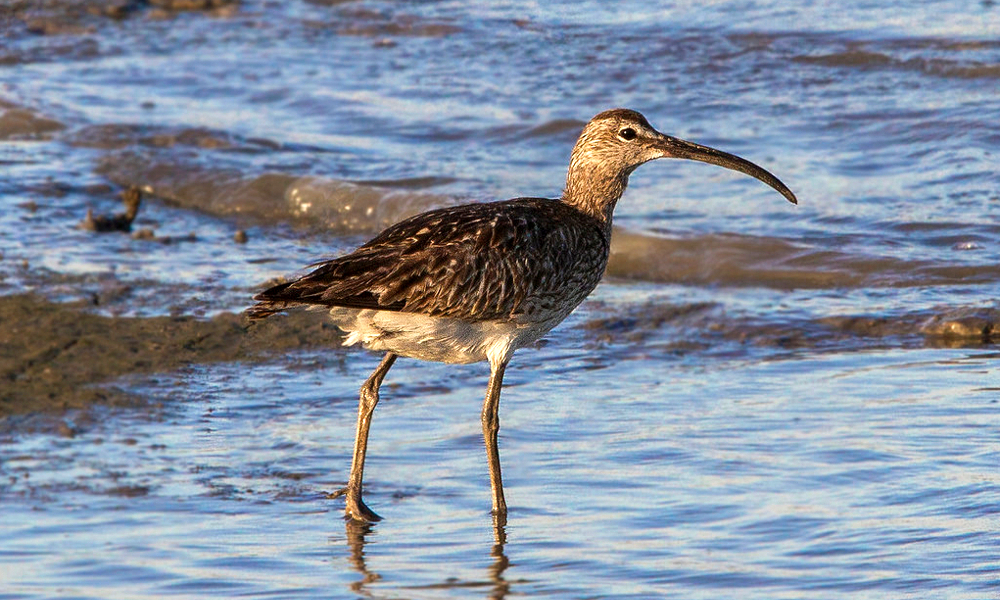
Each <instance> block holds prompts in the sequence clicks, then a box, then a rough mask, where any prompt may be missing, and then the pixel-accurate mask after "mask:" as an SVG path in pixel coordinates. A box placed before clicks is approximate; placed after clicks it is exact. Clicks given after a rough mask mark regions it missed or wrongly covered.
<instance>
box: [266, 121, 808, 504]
mask: <svg viewBox="0 0 1000 600" xmlns="http://www.w3.org/2000/svg"><path fill="white" fill-rule="evenodd" d="M657 158H685V159H689V160H697V161H702V162H706V163H711V164H715V165H719V166H722V167H726V168H728V169H733V170H736V171H741V172H743V173H746V174H747V175H750V176H752V177H755V178H757V179H759V180H761V181H763V182H764V183H766V184H767V185H769V186H771V187H772V188H774V189H775V190H777V191H778V192H780V193H781V194H782V195H783V196H784V197H785V198H786V199H788V201H789V202H792V203H796V199H795V195H794V194H793V193H792V192H791V190H789V189H788V187H786V186H785V184H783V183H781V181H779V180H778V178H777V177H775V176H774V175H772V174H771V173H769V172H768V171H766V170H764V169H763V168H761V167H759V166H757V165H755V164H753V163H751V162H750V161H747V160H745V159H742V158H740V157H738V156H734V155H732V154H728V153H725V152H721V151H719V150H715V149H713V148H708V147H706V146H701V145H698V144H694V143H692V142H687V141H684V140H680V139H677V138H674V137H670V136H667V135H664V134H662V133H660V132H658V131H657V130H655V129H653V127H652V126H650V124H649V122H647V121H646V118H645V117H643V116H642V115H641V114H639V113H638V112H635V111H633V110H626V109H614V110H608V111H605V112H602V113H600V114H598V115H597V116H595V117H594V118H593V119H591V121H590V122H589V123H587V125H586V127H584V129H583V132H582V133H581V134H580V138H579V140H577V142H576V146H575V147H574V148H573V153H572V156H571V158H570V163H569V173H568V174H567V176H566V189H565V191H564V192H563V195H562V198H560V199H557V200H550V199H545V198H515V199H513V200H506V201H502V202H491V203H483V204H466V205H464V206H456V207H453V208H443V209H439V210H432V211H429V212H425V213H423V214H419V215H416V216H414V217H410V218H409V219H406V220H404V221H402V222H400V223H397V224H395V225H393V226H391V227H389V228H388V229H386V230H385V231H383V232H382V233H380V234H379V235H378V236H376V237H375V238H374V239H373V240H371V241H370V242H368V243H367V244H365V245H363V246H361V247H360V248H358V249H357V250H355V251H354V252H352V253H350V254H348V255H346V256H342V257H340V258H335V259H333V260H329V261H326V262H323V263H320V264H319V266H318V268H316V269H315V270H314V271H312V272H311V273H309V274H308V275H305V276H303V277H300V278H298V279H295V280H294V281H289V282H288V283H282V284H280V285H276V286H274V287H272V288H270V289H268V290H267V291H264V292H261V293H260V294H257V295H256V296H255V297H254V300H257V301H258V303H257V304H256V305H254V306H253V307H251V308H250V309H248V311H247V312H248V315H249V316H250V317H251V318H263V317H267V316H269V315H271V314H273V313H275V312H278V311H281V310H284V309H286V308H289V307H293V306H299V305H319V306H321V307H328V308H329V311H330V316H331V317H332V318H333V321H334V323H335V324H336V325H337V327H339V328H340V329H342V330H343V331H344V332H345V333H346V334H347V337H346V340H345V344H347V345H351V344H357V343H360V344H361V345H362V346H364V347H365V348H368V349H370V350H376V351H381V352H385V356H384V358H383V359H382V362H381V363H380V364H379V366H378V367H377V368H376V369H375V371H374V372H373V373H372V374H371V376H370V377H369V378H368V380H367V381H365V383H364V385H362V386H361V394H360V400H359V403H358V424H357V437H356V438H355V443H354V458H353V461H352V463H351V473H350V476H349V479H348V482H347V487H346V488H344V489H343V490H341V492H342V493H343V494H344V495H345V497H346V514H347V517H348V518H351V519H356V520H359V521H374V520H378V519H379V517H378V515H376V514H375V513H374V512H373V511H372V510H371V509H370V508H368V506H367V505H365V503H364V501H363V500H362V496H361V486H362V477H363V473H364V465H365V452H366V449H367V442H368V429H369V425H370V424H371V418H372V412H373V411H374V410H375V405H376V404H378V400H379V386H380V385H381V384H382V379H383V378H384V377H385V375H386V373H388V371H389V369H390V368H391V367H392V365H393V363H394V362H395V361H396V357H397V356H407V357H412V358H419V359H423V360H432V361H441V362H446V363H472V362H479V361H489V363H490V380H489V385H488V387H487V390H486V400H485V402H484V403H483V412H482V426H483V438H484V440H485V442H486V456H487V459H488V462H489V472H490V484H491V488H492V492H493V514H494V515H495V516H496V518H497V519H498V520H499V521H500V522H501V523H503V522H504V521H505V520H506V514H507V503H506V501H505V500H504V494H503V484H502V480H501V477H500V454H499V450H498V448H497V434H498V432H499V428H500V419H499V413H498V410H499V406H500V387H501V383H502V381H503V375H504V369H506V367H507V363H508V362H509V361H510V359H511V356H512V355H513V354H514V351H515V350H517V349H518V348H521V347H523V346H525V345H527V344H531V343H532V342H534V341H536V340H538V339H539V338H540V337H542V336H543V335H544V334H545V333H547V332H548V331H549V330H550V329H552V328H553V327H555V326H556V325H557V324H559V322H560V321H562V320H563V319H565V318H566V317H567V315H569V314H570V313H571V312H572V311H573V309H574V308H576V306H577V305H578V304H580V303H581V302H582V301H583V300H584V298H586V297H587V296H588V295H589V294H590V292H591V291H593V289H594V288H595V287H596V286H597V283H598V282H599V281H600V280H601V276H602V275H603V273H604V268H605V266H606V265H607V262H608V251H609V248H610V242H611V218H612V213H613V212H614V209H615V205H616V204H617V203H618V200H619V199H620V198H621V197H622V193H623V192H624V191H625V186H626V185H627V184H628V177H629V175H630V174H631V173H632V171H634V170H635V169H636V167H638V166H639V165H641V164H643V163H646V162H648V161H651V160H654V159H657Z"/></svg>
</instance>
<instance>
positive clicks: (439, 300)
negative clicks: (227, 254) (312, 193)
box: [249, 198, 607, 321]
mask: <svg viewBox="0 0 1000 600" xmlns="http://www.w3.org/2000/svg"><path fill="white" fill-rule="evenodd" d="M606 260H607V243H606V242H605V239H604V236H603V233H602V230H601V228H600V225H599V224H598V223H597V221H596V220H594V219H592V218H591V217H588V216H586V215H584V214H582V213H580V212H579V211H577V210H576V209H573V208H572V207H568V206H566V205H565V204H563V203H561V202H559V201H556V200H546V199H540V198H518V199H515V200H508V201H505V202H494V203H488V204H470V205H464V206H458V207H454V208H445V209H440V210H435V211H430V212H427V213H423V214H420V215H417V216H415V217H412V218H410V219H407V220H405V221H402V222H400V223H398V224H396V225H394V226H392V227H390V228H388V229H386V230H385V231H383V232H382V233H381V234H379V235H378V236H377V237H375V238H374V239H373V240H371V241H370V242H368V243H367V244H365V245H364V246H361V247H360V248H358V249H357V250H356V251H354V252H352V253H351V254H348V255H347V256H343V257H340V258H336V259H333V260H330V261H327V262H325V263H322V264H320V265H319V267H318V268H317V269H316V270H314V271H313V272H311V273H309V274H308V275H305V276H304V277H302V278H300V279H297V280H295V281H291V282H288V283H284V284H281V285H278V286H275V287H273V288H271V289H269V290H267V291H265V292H262V293H261V294H258V295H257V296H256V297H255V299H256V300H258V301H260V304H258V305H257V306H255V307H253V308H251V309H250V311H249V313H250V315H251V316H252V317H263V316H267V315H268V314H270V313H273V312H277V311H279V310H282V309H284V308H285V307H287V306H292V305H296V304H319V305H326V306H346V307H352V308H373V309H380V310H397V311H403V312H419V313H424V314H429V315H436V316H448V317H456V318H462V319H466V320H477V321H478V320H488V319H497V318H505V317H508V316H513V315H517V314H520V313H525V312H528V313H531V312H534V311H547V310H553V309H558V305H559V304H560V303H563V302H566V303H568V302H574V305H575V303H576V302H579V300H582V297H585V296H586V294H587V293H589V292H590V290H591V289H593V286H594V285H596V283H597V280H599V278H600V275H601V274H602V273H603V270H604V264H605V262H606ZM595 269H596V273H597V274H596V278H595V276H594V275H593V273H594V271H595ZM584 271H586V272H584ZM583 288H586V289H583ZM581 293H582V296H580V294H581ZM578 297H579V299H577V298H578Z"/></svg>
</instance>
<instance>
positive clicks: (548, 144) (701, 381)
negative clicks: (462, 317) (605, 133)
mask: <svg viewBox="0 0 1000 600" xmlns="http://www.w3.org/2000/svg"><path fill="white" fill-rule="evenodd" d="M325 4H327V3H323V2H317V3H306V2H303V3H299V2H293V3H288V5H287V6H281V7H279V6H278V5H276V4H274V3H265V2H255V1H247V2H244V3H243V4H242V7H241V10H240V11H238V12H236V13H235V15H232V16H230V17H211V16H205V15H202V14H197V13H181V14H179V15H177V16H174V17H172V18H170V19H165V20H157V19H150V18H146V17H144V16H143V15H142V14H137V15H134V16H132V17H130V18H128V19H126V20H124V21H121V22H116V21H111V20H105V21H101V22H100V25H98V26H96V29H95V30H94V31H93V32H91V33H88V32H83V33H67V34H57V35H52V36H37V35H33V34H32V35H28V34H26V35H22V36H15V37H12V39H10V40H9V43H8V44H7V46H6V48H5V49H4V52H5V55H4V56H5V60H4V63H3V66H2V67H0V69H2V73H3V83H2V87H0V97H2V98H3V99H5V100H7V101H8V102H11V103H15V104H18V105H22V106H25V107H29V108H31V109H32V110H34V111H37V112H38V113H39V114H41V115H44V116H46V117H48V118H52V119H55V120H58V121H60V122H61V123H63V124H64V125H65V129H64V130H62V131H59V132H56V133H52V134H46V135H42V136H39V137H40V138H42V139H28V140H10V141H8V142H5V143H3V144H0V159H2V161H3V164H4V169H5V174H4V175H3V176H0V188H2V189H0V191H2V193H3V198H2V200H0V202H2V203H3V209H4V210H3V212H2V214H0V232H2V234H3V235H0V253H2V257H3V260H2V262H0V286H2V287H0V290H2V291H3V293H15V292H20V291H24V290H37V291H40V292H42V293H44V294H46V295H48V296H50V297H54V298H57V299H75V298H79V297H81V296H85V295H86V294H88V293H92V292H93V291H94V290H98V291H99V290H100V289H101V288H102V286H107V285H109V281H116V282H125V283H127V284H128V285H129V286H132V287H131V291H130V292H129V294H128V295H126V297H125V300H124V301H122V302H119V303H118V304H117V305H114V306H111V307H108V308H105V309H104V310H105V312H107V313H108V314H129V315H155V314H164V313H170V312H181V313H191V314H196V315H211V314H213V313H216V312H219V311H226V310H228V311H238V310H241V309H242V308H244V307H245V306H246V305H247V304H248V302H249V300H248V299H249V296H250V295H251V294H252V292H253V290H254V289H256V286H258V285H259V284H260V283H261V282H263V281H265V280H267V279H269V278H272V277H275V276H278V275H282V274H286V273H289V272H293V271H295V270H297V269H300V268H302V267H303V265H305V264H308V263H309V262H311V261H313V260H315V259H316V258H318V257H321V256H329V255H335V254H338V253H342V252H345V251H347V250H349V249H350V248H352V247H353V246H355V245H356V244H358V243H359V242H361V241H363V240H364V239H365V238H366V237H367V236H369V235H371V234H372V233H374V232H375V231H377V230H378V229H379V227H381V226H383V225H385V224H386V223H388V222H391V221H394V220H397V219H399V218H401V217H402V216H405V215H406V214H411V213H413V212H416V211H419V210H423V209H425V208H428V207H430V206H436V205H444V204H453V203H455V202H459V201H462V200H485V199H495V198H505V197H511V196H517V195H544V196H557V195H558V194H559V192H560V189H561V185H562V180H563V177H564V174H565V164H566V161H567V158H568V154H569V149H570V147H571V145H572V143H573V141H574V139H575V136H576V135H577V134H578V132H579V130H580V128H581V127H582V125H583V123H584V122H585V121H586V119H588V118H589V117H590V116H591V115H593V114H594V113H596V112H597V111H599V110H602V109H604V108H609V107H612V106H629V107H633V108H636V109H639V110H641V111H643V112H644V113H645V114H646V115H647V116H648V117H649V118H650V120H651V121H652V123H653V124H654V125H655V126H657V127H659V128H660V129H662V130H664V131H666V132H669V133H672V134H675V135H678V136H681V137H685V138H690V139H693V140H696V141H699V142H701V143H705V144H709V145H713V146H717V147H720V148H723V149H726V150H728V151H731V152H735V153H737V154H740V155H743V156H746V157H748V158H750V159H752V160H754V161H756V162H759V163H761V164H763V165H765V166H767V167H768V168H769V169H771V170H773V171H774V172H775V173H777V174H779V176H780V177H781V178H782V179H783V180H784V181H785V182H786V183H788V184H789V185H790V186H791V187H792V188H793V189H794V190H795V191H796V193H797V194H798V196H799V198H800V200H801V204H800V206H798V207H792V206H790V205H788V204H787V203H785V202H784V201H783V200H782V199H781V198H780V197H778V196H777V195H776V194H774V193H773V192H772V191H770V190H769V189H767V188H766V187H764V186H762V185H760V184H759V183H757V182H755V181H753V180H749V179H747V178H743V177H740V176H737V175H734V174H731V173H727V172H725V171H722V170H718V169H713V168H710V167H708V166H704V165H693V164H683V165H681V164H666V163H665V162H663V161H661V162H660V163H654V164H651V165H648V166H645V167H643V168H642V169H640V170H639V171H637V172H636V174H635V175H633V177H632V182H631V187H630V188H629V191H628V193H627V195H626V197H625V198H624V199H623V201H622V202H621V204H620V205H619V208H618V212H617V215H616V223H617V225H618V226H619V230H618V231H617V232H616V241H615V249H614V256H613V258H612V264H611V269H610V272H609V275H611V277H609V278H608V279H607V280H606V281H605V282H604V283H603V284H602V285H601V286H600V287H599V288H598V290H597V291H596V292H595V295H594V298H593V300H592V301H590V302H588V303H585V304H584V305H583V306H582V307H581V309H580V310H579V311H578V312H577V313H575V314H574V315H573V316H572V317H571V318H570V319H569V320H568V322H567V323H566V324H564V325H563V326H561V327H560V328H559V329H557V330H556V331H554V332H553V333H552V334H550V335H549V336H548V339H547V341H546V342H545V343H544V344H542V345H541V347H540V348H538V349H526V350H524V351H522V352H521V353H520V354H519V355H518V356H517V358H516V359H515V361H514V363H513V364H512V366H511V368H510V369H509V370H508V373H507V377H506V384H507V387H506V389H505V392H504V397H503V402H502V406H501V419H502V427H501V433H500V447H501V457H502V461H503V466H504V477H505V483H506V489H507V500H508V504H509V505H510V507H511V509H510V519H509V523H508V525H507V526H506V527H505V528H503V529H495V528H494V526H493V522H492V519H491V517H490V515H489V482H488V478H487V472H486V464H485V457H484V453H483V450H482V440H481V434H480V430H479V409H480V407H479V403H480V400H481V397H482V395H483V393H484V390H485V384H486V377H487V371H486V368H485V367H484V366H482V365H480V366H464V367H452V366H445V365H439V364H423V363H417V362H414V361H408V360H401V361H399V363H398V364H397V366H396V367H394V369H393V370H392V372H391V373H390V375H389V377H388V379H387V383H386V385H385V387H384V388H383V402H382V404H381V405H380V406H379V408H378V411H377V413H376V417H375V421H374V425H373V431H372V439H371V444H370V452H369V459H368V463H367V469H366V480H367V487H366V493H367V498H368V501H369V503H370V505H371V506H372V507H373V508H374V509H375V510H376V511H378V512H379V513H381V514H382V515H383V516H384V517H385V520H384V521H382V522H380V523H378V524H376V525H374V526H372V527H370V528H362V527H357V526H352V525H350V524H346V523H345V522H344V521H343V520H342V519H341V510H342V504H341V501H340V500H330V499H327V498H326V497H325V493H326V492H331V491H334V490H336V489H337V488H339V487H341V486H342V485H343V484H344V482H345V481H346V476H347V469H348V468H349V462H350V455H351V445H352V442H353V436H354V419H355V415H356V394H357V388H358V386H359V385H360V383H361V382H362V381H363V380H364V378H365V377H366V376H367V375H368V373H369V372H370V370H371V369H372V368H374V366H375V364H376V361H377V359H376V358H375V357H373V356H371V355H368V354H366V353H364V352H358V351H351V352H348V351H343V350H339V349H336V350H330V351H328V352H318V351H317V352H299V353H295V354H293V355H291V356H286V357H275V358H274V360H273V361H272V362H269V363H266V364H264V365H245V364H221V365H209V366H204V365H202V366H192V367H190V368H189V369H186V370H183V371H181V372H175V373H167V374H162V375H158V376H155V377H152V378H134V379H129V380H126V381H120V382H116V385H118V386H120V387H123V388H125V389H127V390H129V391H131V392H134V393H137V394H140V395H142V396H146V397H148V398H150V399H151V402H150V403H149V406H148V407H147V408H144V409H141V410H134V411H128V410H119V411H110V410H108V411H106V412H105V413H100V417H101V418H99V419H98V420H97V422H94V423H91V424H89V425H88V426H87V427H85V428H82V429H81V430H80V431H79V432H78V433H77V435H75V437H58V436H52V435H48V434H23V435H22V434H17V433H10V434H7V435H6V436H5V437H3V438H2V439H0V503H2V505H0V598H2V599H8V598H9V599H13V598H19V599H20V598H31V599H35V598H51V597H73V598H135V597H176V598H205V597H233V596H242V597H268V598H302V597H322V598H354V597H366V598H447V597H451V598H469V597H487V598H503V597H511V598H513V597H546V598H652V597H678V598H720V597H725V598H852V599H854V598H879V599H881V598H897V597H898V598H970V599H972V598H975V599H982V598H990V597H995V596H996V595H997V594H998V593H1000V550H998V548H1000V468H998V465H1000V405H998V403H997V398H998V396H1000V375H998V373H997V368H996V365H997V360H998V358H1000V355H998V353H997V352H996V349H995V347H994V346H992V345H991V344H990V343H989V342H990V340H991V339H993V338H989V336H987V337H986V338H984V339H985V342H984V341H983V339H979V338H976V337H975V336H972V337H968V336H965V337H962V336H959V338H958V339H955V338H949V337H941V336H940V335H939V333H940V331H939V329H940V328H939V327H937V324H938V323H940V322H945V321H948V319H953V318H955V315H968V314H979V313H976V312H975V311H981V310H984V309H995V308H996V298H997V297H998V295H1000V283H998V281H1000V267H998V264H1000V244H998V243H997V240H998V239H1000V171H998V170H997V168H996V151H997V148H998V147H1000V134H998V130H997V126H996V123H998V122H1000V101H998V98H1000V44H998V43H997V41H996V40H997V39H998V37H1000V25H998V23H1000V12H998V9H997V7H996V6H994V5H993V3H989V2H983V3H959V2H944V3H937V4H936V5H933V6H925V5H924V4H921V3H916V2H911V3H909V4H908V5H904V6H898V7H897V8H895V9H893V10H892V11H891V14H890V13H889V12H887V11H885V10H884V9H881V8H878V9H876V8H871V7H869V6H868V5H867V4H865V3H858V2H855V3H847V4H842V5H840V6H837V7H836V8H833V7H828V6H826V5H824V4H822V3H820V4H816V5H810V6H806V7H798V6H793V5H791V4H789V5H787V6H786V5H784V4H781V3H756V4H754V6H753V7H750V8H747V7H745V6H744V5H743V4H742V3H739V4H737V3H725V2H720V3H710V4H709V5H705V4H704V3H688V4H682V5H680V6H656V5H651V4H650V3H644V2H643V3H639V2H627V3H618V4H614V5H605V4H603V3H596V2H594V3H547V4H546V5H545V6H544V7H542V6H538V5H535V4H534V3H507V4H504V5H502V6H496V7H479V6H467V5H466V4H465V3H448V2H429V3H420V4H408V3H388V2H348V3H332V5H331V6H326V5H325ZM109 182H112V183H114V184H116V185H127V184H136V185H141V186H144V187H145V188H146V189H147V190H149V191H151V192H152V195H151V197H152V199H151V200H150V201H148V202H147V203H146V204H145V205H144V207H143V209H142V212H141V213H140V218H139V221H138V222H137V226H139V227H148V228H152V229H155V230H156V232H157V234H158V235H170V236H177V237H178V241H176V242H175V243H172V244H157V243H155V242H143V241H138V240H132V239H130V238H128V237H126V236H95V235H94V234H92V233H89V232H85V231H81V230H78V229H74V228H73V225H74V224H75V223H77V222H78V221H79V220H80V218H81V217H82V215H83V213H84V212H85V211H86V209H87V207H93V208H95V209H96V210H98V211H99V212H114V211H116V210H119V208H118V205H117V204H116V201H115V200H114V193H113V189H112V188H109V187H107V184H108V183H109ZM345 182H352V183H349V184H345ZM345 186H346V187H345ZM351 186H354V187H351ZM114 190H116V188H115V189H114ZM240 228H243V229H245V230H246V231H247V232H248V236H249V240H250V242H249V243H248V244H246V245H236V244H234V243H233V242H232V237H233V235H234V233H235V232H236V230H237V229H240ZM192 233H193V234H194V240H193V241H184V239H183V238H184V236H188V234H192ZM970 311H971V312H970ZM675 313H678V314H680V315H681V316H679V317H678V316H676V315H675ZM854 316H864V317H868V318H872V319H881V320H884V321H885V323H887V324H888V325H886V324H885V323H882V321H879V322H877V323H875V322H873V323H874V325H873V326H872V327H869V328H867V329H864V330H859V329H858V328H857V327H856V324H854V323H855V322H854V321H851V322H850V323H848V322H846V321H844V320H843V319H844V318H846V317H854ZM963 318H964V317H963ZM875 325H878V326H879V327H884V328H887V330H886V329H882V330H879V331H881V333H879V332H877V331H875V329H876V327H875ZM852 327H853V329H852ZM68 418H69V419H72V418H73V416H72V415H69V416H68Z"/></svg>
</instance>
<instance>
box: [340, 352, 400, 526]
mask: <svg viewBox="0 0 1000 600" xmlns="http://www.w3.org/2000/svg"><path fill="white" fill-rule="evenodd" d="M394 362H396V355H395V354H393V353H392V352H387V353H386V354H385V357H384V358H383V359H382V362H381V363H379V365H378V367H377V368H376V369H375V371H374V372H373V373H372V374H371V377H369V378H368V380H367V381H365V383H364V385H362V386H361V394H360V397H359V399H358V431H357V434H356V436H355V438H354V459H353V460H352V462H351V476H350V479H348V480H347V487H346V488H345V489H344V494H345V496H346V499H347V507H346V509H345V512H346V514H347V517H348V518H350V519H354V520H355V521H378V520H379V519H381V517H379V516H378V515H377V514H375V513H374V512H373V511H372V510H371V509H370V508H368V507H367V506H366V505H365V503H364V501H363V500H362V499H361V480H362V478H363V477H364V471H365V452H366V451H367V450H368V428H369V427H370V426H371V424H372V413H373V412H374V411H375V405H376V404H378V388H379V386H381V385H382V380H383V379H384V378H385V374H386V373H388V372H389V369H390V368H391V367H392V363H394Z"/></svg>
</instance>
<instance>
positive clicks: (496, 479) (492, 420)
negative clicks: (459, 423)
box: [483, 362, 507, 527]
mask: <svg viewBox="0 0 1000 600" xmlns="http://www.w3.org/2000/svg"><path fill="white" fill-rule="evenodd" d="M506 368H507V363H506V362H504V363H500V364H497V365H494V364H493V363H492V362H490V385H489V387H488V388H487V389H486V400H485V401H484V402H483V440H484V441H485V442H486V459H487V460H488V461H489V464H490V487H491V488H493V515H494V516H495V518H496V521H497V525H498V526H499V527H503V525H504V524H505V523H506V521H507V501H506V500H504V497H503V481H502V480H501V478H500V449H499V448H497V434H498V433H499V432H500V388H501V386H502V385H503V372H504V370H505V369H506Z"/></svg>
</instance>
